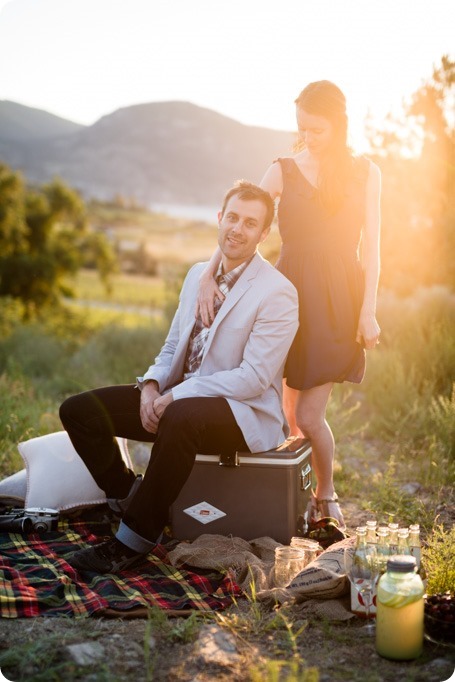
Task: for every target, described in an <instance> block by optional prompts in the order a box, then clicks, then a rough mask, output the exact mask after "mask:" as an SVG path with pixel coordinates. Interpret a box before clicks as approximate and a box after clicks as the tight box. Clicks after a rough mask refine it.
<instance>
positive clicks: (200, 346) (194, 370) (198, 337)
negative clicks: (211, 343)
mask: <svg viewBox="0 0 455 682" xmlns="http://www.w3.org/2000/svg"><path fill="white" fill-rule="evenodd" d="M250 260H251V259H249V260H248V261H247V262H246V263H242V264H241V265H239V266H237V267H236V268H234V270H231V271H230V272H228V273H226V274H223V273H220V274H218V276H217V277H216V283H217V284H218V287H219V289H220V291H221V293H223V294H224V295H225V296H227V295H228V293H229V292H230V290H231V289H232V287H233V286H234V284H235V283H236V282H237V280H238V279H239V277H240V275H241V274H242V272H243V271H244V270H245V268H246V266H247V265H248V263H249V262H250ZM222 303H223V302H222V301H220V299H219V298H215V301H214V304H213V306H214V316H215V317H216V315H217V314H218V311H219V309H220V308H221V306H222ZM209 332H210V327H205V326H204V325H203V323H202V319H201V315H200V314H198V316H197V318H196V322H195V323H194V327H193V331H192V332H191V335H190V339H189V342H188V350H187V356H186V360H185V366H184V371H183V379H184V380H185V379H188V378H189V377H190V376H193V374H198V373H199V369H200V366H201V362H202V356H203V355H204V348H205V344H206V342H207V337H208V335H209Z"/></svg>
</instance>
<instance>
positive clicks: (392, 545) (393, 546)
mask: <svg viewBox="0 0 455 682" xmlns="http://www.w3.org/2000/svg"><path fill="white" fill-rule="evenodd" d="M387 527H388V529H389V554H390V555H391V556H392V555H393V554H396V553H397V549H398V528H399V526H398V523H389V524H387Z"/></svg>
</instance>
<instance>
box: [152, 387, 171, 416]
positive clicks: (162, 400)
mask: <svg viewBox="0 0 455 682" xmlns="http://www.w3.org/2000/svg"><path fill="white" fill-rule="evenodd" d="M173 400H174V398H173V395H172V391H169V393H166V395H162V396H160V397H159V398H157V399H156V400H155V402H154V403H153V410H154V412H155V414H156V416H157V417H158V419H161V417H162V416H163V412H164V410H165V409H166V407H167V406H168V405H170V404H171V403H172V402H173Z"/></svg>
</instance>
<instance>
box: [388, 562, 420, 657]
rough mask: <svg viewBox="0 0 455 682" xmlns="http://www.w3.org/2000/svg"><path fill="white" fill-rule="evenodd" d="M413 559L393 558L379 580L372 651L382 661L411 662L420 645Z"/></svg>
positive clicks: (417, 578)
mask: <svg viewBox="0 0 455 682" xmlns="http://www.w3.org/2000/svg"><path fill="white" fill-rule="evenodd" d="M416 570H417V569H416V560H415V557H413V556H410V555H409V554H408V555H395V556H393V557H390V558H389V560H388V561H387V572H386V573H384V575H382V576H381V578H380V579H379V584H378V588H377V596H376V651H377V652H378V654H380V655H381V656H383V657H384V658H390V659H393V660H401V661H406V660H411V659H413V658H417V657H418V656H419V655H420V654H421V652H422V646H423V616H424V602H423V594H424V585H423V582H422V579H421V578H420V576H419V574H418V573H417V572H416Z"/></svg>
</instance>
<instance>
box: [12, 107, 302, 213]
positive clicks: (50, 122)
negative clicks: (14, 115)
mask: <svg viewBox="0 0 455 682" xmlns="http://www.w3.org/2000/svg"><path fill="white" fill-rule="evenodd" d="M7 104H8V107H9V109H10V110H11V106H10V105H11V104H14V103H9V102H7ZM4 105H5V102H2V101H0V159H2V160H3V161H4V162H6V163H7V164H9V165H11V166H12V167H13V168H15V169H17V170H20V171H22V172H23V173H24V175H25V177H26V178H27V180H28V181H30V182H33V183H44V182H48V181H49V180H51V179H52V178H53V177H61V178H62V179H63V180H64V181H65V182H68V183H69V184H70V185H71V186H73V187H75V188H76V189H78V190H79V191H80V192H81V193H82V195H83V196H84V197H85V198H97V199H102V200H109V199H112V198H113V197H115V196H116V195H119V194H120V195H122V196H124V197H129V198H132V199H134V200H135V201H137V202H139V203H142V204H143V205H147V206H149V205H151V204H153V203H160V204H163V203H173V204H186V205H191V204H194V205H201V204H202V205H213V204H215V205H217V204H219V202H220V200H221V198H222V196H223V195H224V192H225V191H226V189H227V188H229V187H230V186H231V185H232V184H233V182H234V181H235V180H236V179H238V178H246V179H248V180H251V181H252V182H259V181H260V179H261V177H262V175H263V173H264V172H265V170H266V168H267V167H268V165H269V164H270V163H271V162H272V161H273V160H274V159H275V158H276V157H278V156H280V155H281V156H283V155H288V154H289V153H290V149H291V146H292V143H293V141H294V137H295V136H294V134H293V133H290V132H286V131H276V130H272V129H268V128H262V127H259V126H248V125H245V124H243V123H240V122H238V121H236V120H234V119H231V118H229V117H227V116H225V115H223V114H220V113H218V112H215V111H213V110H211V109H207V108H204V107H200V106H198V105H195V104H192V103H190V102H185V101H171V102H145V103H140V104H134V105H131V106H128V107H122V108H119V109H117V110H115V111H113V112H112V113H110V114H106V115H105V116H102V117H101V118H100V119H98V120H97V121H96V122H95V123H93V124H92V125H90V126H83V125H80V124H75V123H72V122H71V121H66V119H60V118H59V117H54V115H53V114H48V112H43V111H42V110H39V109H34V108H31V107H30V108H27V107H24V105H18V106H19V107H20V110H19V111H20V113H21V117H20V119H19V120H18V125H17V127H16V133H15V131H14V125H12V124H11V119H10V120H9V126H8V127H7V129H6V134H5V133H4V129H3V127H2V125H1V123H2V121H4V120H5V119H6V116H5V106H4ZM8 107H6V108H8ZM27 109H28V111H26V110H27ZM46 114H47V116H46ZM49 117H50V118H49ZM53 126H54V127H53ZM35 127H36V134H35V135H34V134H33V132H34V130H35ZM51 129H52V130H53V131H54V132H53V133H52V134H50V130H51ZM24 130H25V134H24V133H23V132H22V134H20V133H21V131H24ZM44 131H45V133H46V134H44Z"/></svg>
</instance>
